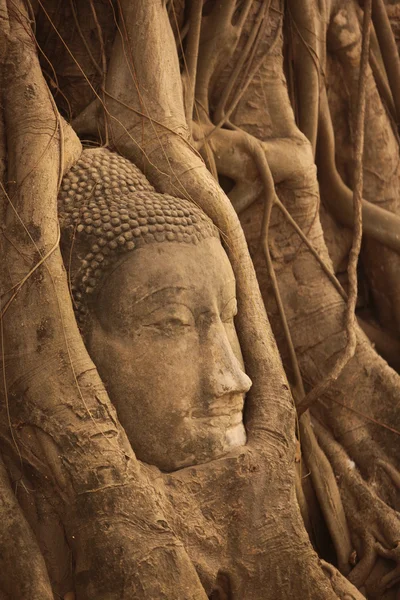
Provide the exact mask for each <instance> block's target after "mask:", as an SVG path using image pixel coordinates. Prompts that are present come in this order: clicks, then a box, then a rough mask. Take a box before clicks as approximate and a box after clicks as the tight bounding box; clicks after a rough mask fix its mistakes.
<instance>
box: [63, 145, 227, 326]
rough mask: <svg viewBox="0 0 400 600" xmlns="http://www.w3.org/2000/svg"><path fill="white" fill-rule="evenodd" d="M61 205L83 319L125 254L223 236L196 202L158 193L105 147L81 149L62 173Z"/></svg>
mask: <svg viewBox="0 0 400 600" xmlns="http://www.w3.org/2000/svg"><path fill="white" fill-rule="evenodd" d="M58 210H59V218H60V227H61V249H62V253H63V256H64V261H65V263H66V264H67V267H68V269H69V273H70V281H71V288H72V289H71V292H72V295H73V300H74V307H75V312H76V316H77V319H78V321H79V322H80V323H83V322H84V321H85V317H86V314H87V308H88V306H87V304H88V301H89V298H90V297H91V296H92V295H93V293H94V291H95V289H96V287H97V286H98V284H99V283H100V281H102V280H103V278H104V277H105V276H106V274H107V272H108V271H109V269H110V267H111V266H113V265H114V264H115V263H116V262H117V261H118V259H119V257H120V256H121V254H123V253H125V252H131V251H132V250H134V249H135V248H140V247H142V246H144V245H146V244H149V243H154V242H184V243H191V244H198V243H199V242H200V241H201V240H203V239H206V238H210V237H217V238H219V234H218V230H217V228H216V227H215V226H214V224H213V223H212V221H211V220H210V219H209V218H208V217H207V216H206V215H205V214H204V213H203V212H202V211H201V210H200V209H199V208H198V207H197V206H196V205H195V204H193V203H192V202H189V201H187V200H184V199H182V198H175V197H173V196H169V195H167V194H159V193H158V192H156V191H155V189H154V188H153V186H152V185H151V184H150V183H149V182H148V181H147V179H146V177H145V176H144V175H143V173H142V172H141V171H140V170H139V169H138V168H137V167H136V166H135V165H134V164H132V163H131V162H129V161H128V160H126V159H125V158H123V157H121V156H120V155H119V154H116V153H115V152H111V151H110V150H107V149H105V148H96V149H85V150H84V151H83V152H82V155H81V157H80V159H79V160H78V162H77V163H76V164H75V165H74V166H73V167H72V169H71V170H70V171H69V172H68V173H67V174H66V175H65V177H64V178H63V181H62V185H61V190H60V193H59V198H58Z"/></svg>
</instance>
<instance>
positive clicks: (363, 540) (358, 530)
mask: <svg viewBox="0 0 400 600" xmlns="http://www.w3.org/2000/svg"><path fill="white" fill-rule="evenodd" d="M314 428H315V432H316V434H317V437H318V440H319V443H320V444H321V446H322V448H323V450H324V452H325V453H326V454H327V456H328V458H329V460H330V462H331V464H332V466H333V469H334V472H335V474H336V477H337V480H338V485H339V489H340V493H341V497H342V501H343V506H344V510H345V513H346V517H347V520H348V523H349V527H350V532H351V537H352V539H353V541H354V544H355V547H356V549H357V555H358V562H357V564H356V566H355V567H354V568H353V570H352V571H351V572H350V574H349V576H348V577H349V580H350V581H351V582H352V583H353V584H354V585H355V586H356V587H358V588H360V587H361V586H363V585H367V588H369V587H373V589H374V594H376V593H383V592H384V591H385V590H386V589H388V588H390V587H392V586H393V585H395V584H396V583H397V582H398V580H399V577H400V519H399V515H398V513H397V512H396V511H395V510H393V509H392V508H390V507H389V506H388V505H387V504H385V503H384V502H383V501H382V500H381V499H380V498H379V497H378V496H377V494H376V493H375V491H374V490H373V489H372V486H371V484H369V483H368V482H367V481H365V480H364V479H363V478H362V477H361V475H360V473H359V472H358V470H357V468H356V465H355V464H354V462H353V461H351V460H350V459H349V457H348V455H347V454H346V452H345V450H344V449H343V448H342V446H341V445H340V444H339V443H338V442H336V441H335V440H334V439H333V437H332V436H331V434H329V433H328V431H327V430H326V429H325V428H324V427H323V426H322V425H321V424H320V423H319V422H317V421H314ZM379 557H381V558H384V559H388V560H389V561H393V562H395V567H394V568H393V569H392V570H390V571H389V572H388V573H387V574H386V575H384V576H383V577H382V578H381V580H380V581H371V578H370V576H371V572H372V570H373V568H374V566H375V563H376V561H377V560H378V558H379Z"/></svg>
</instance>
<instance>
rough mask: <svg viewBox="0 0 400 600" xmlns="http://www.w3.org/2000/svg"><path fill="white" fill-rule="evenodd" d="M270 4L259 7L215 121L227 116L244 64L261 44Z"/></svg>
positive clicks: (269, 0)
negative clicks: (227, 104) (231, 95)
mask: <svg viewBox="0 0 400 600" xmlns="http://www.w3.org/2000/svg"><path fill="white" fill-rule="evenodd" d="M270 4H271V0H267V2H264V3H263V4H261V5H260V9H259V12H258V15H257V18H256V21H255V23H254V26H253V27H252V30H251V32H250V35H249V38H248V40H247V42H246V45H245V47H244V48H243V51H242V52H241V53H240V56H239V58H238V61H237V63H236V65H235V68H234V69H233V70H232V72H231V73H230V75H229V79H228V81H227V83H226V85H225V86H224V89H223V91H222V93H221V96H220V98H219V101H218V104H217V106H216V109H215V111H214V121H220V120H221V119H222V118H223V117H224V116H225V108H226V103H227V101H228V98H229V96H230V94H231V92H232V90H233V88H234V86H235V84H236V82H237V80H238V77H239V75H240V74H241V73H242V71H243V67H244V64H245V62H246V60H247V58H248V56H249V54H250V52H251V50H252V48H253V47H256V48H257V46H258V44H259V41H260V38H261V37H262V35H259V34H260V33H261V32H262V33H264V30H265V23H266V18H265V17H266V15H267V13H268V10H269V6H270Z"/></svg>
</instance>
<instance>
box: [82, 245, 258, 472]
mask: <svg viewBox="0 0 400 600" xmlns="http://www.w3.org/2000/svg"><path fill="white" fill-rule="evenodd" d="M235 314H236V296H235V279H234V276H233V272H232V268H231V265H230V263H229V260H228V258H227V256H226V254H225V252H224V250H223V248H222V246H221V244H220V242H219V240H217V239H215V238H208V239H205V240H203V241H202V242H200V243H199V244H196V245H194V244H179V243H178V242H173V243H168V242H162V243H160V244H151V245H148V246H144V247H142V248H140V249H137V250H135V251H134V252H132V253H129V254H127V255H126V256H125V257H124V260H123V262H121V263H119V265H118V267H117V268H116V269H115V270H113V271H112V273H110V275H109V276H108V277H107V278H106V280H105V282H104V284H103V285H102V287H101V289H100V291H99V293H98V295H97V302H96V305H95V307H94V310H93V314H91V319H90V329H89V331H88V333H87V335H86V336H85V337H86V345H87V348H88V351H89V354H90V355H91V357H92V359H93V361H94V363H95V364H96V366H97V369H98V371H99V373H100V376H101V378H102V379H103V381H104V382H105V384H106V386H107V390H108V393H109V395H110V398H111V400H112V402H113V404H114V405H115V407H116V409H117V413H118V416H119V419H120V421H121V423H122V425H123V426H124V429H125V431H126V433H127V435H128V438H129V440H130V442H131V445H132V447H133V450H134V451H135V453H136V456H137V458H139V459H140V460H142V461H143V462H145V463H148V464H152V465H155V466H157V467H158V468H160V469H161V470H162V471H167V472H170V471H174V470H176V469H179V468H181V467H184V466H189V465H196V464H202V463H204V462H208V461H210V460H213V459H216V458H219V457H221V456H223V455H224V454H226V453H227V452H228V451H230V450H231V449H232V448H234V447H237V446H241V445H244V444H245V443H246V434H245V429H244V426H243V405H244V396H245V393H246V392H247V391H248V390H249V388H250V385H251V382H250V379H249V378H248V377H247V375H246V374H245V373H244V369H243V362H242V358H241V352H240V347H239V342H238V338H237V335H236V330H235V325H234V320H233V319H234V315H235Z"/></svg>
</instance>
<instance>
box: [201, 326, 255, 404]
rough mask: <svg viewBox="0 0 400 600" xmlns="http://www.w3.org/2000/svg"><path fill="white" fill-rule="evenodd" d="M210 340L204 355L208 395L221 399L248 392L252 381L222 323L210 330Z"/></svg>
mask: <svg viewBox="0 0 400 600" xmlns="http://www.w3.org/2000/svg"><path fill="white" fill-rule="evenodd" d="M208 338H209V339H208V344H207V349H206V352H205V354H204V375H205V379H206V387H207V395H208V396H209V397H212V398H219V397H221V396H225V395H228V394H230V395H239V394H240V395H242V394H245V393H246V392H248V391H249V389H250V387H251V385H252V382H251V379H250V377H248V376H247V375H246V373H245V372H244V371H243V368H242V365H241V364H240V362H239V360H238V359H237V358H236V356H235V354H234V352H233V350H232V346H231V344H230V343H229V339H228V337H227V335H226V331H225V328H224V326H223V325H222V323H220V324H216V325H214V326H213V327H212V328H210V332H209V336H208Z"/></svg>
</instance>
